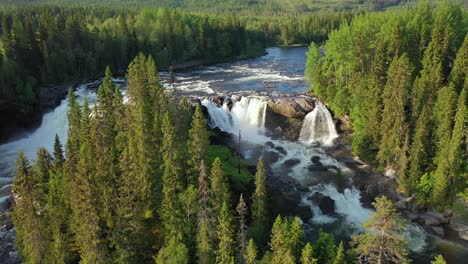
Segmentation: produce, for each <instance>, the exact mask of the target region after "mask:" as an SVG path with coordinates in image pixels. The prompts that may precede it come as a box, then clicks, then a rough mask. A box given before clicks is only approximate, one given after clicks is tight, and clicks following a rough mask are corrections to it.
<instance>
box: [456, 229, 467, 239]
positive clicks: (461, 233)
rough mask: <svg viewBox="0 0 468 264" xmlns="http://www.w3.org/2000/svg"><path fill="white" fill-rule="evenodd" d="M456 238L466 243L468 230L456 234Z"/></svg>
mask: <svg viewBox="0 0 468 264" xmlns="http://www.w3.org/2000/svg"><path fill="white" fill-rule="evenodd" d="M458 236H459V237H460V238H461V239H463V240H465V241H468V230H465V231H460V232H458Z"/></svg>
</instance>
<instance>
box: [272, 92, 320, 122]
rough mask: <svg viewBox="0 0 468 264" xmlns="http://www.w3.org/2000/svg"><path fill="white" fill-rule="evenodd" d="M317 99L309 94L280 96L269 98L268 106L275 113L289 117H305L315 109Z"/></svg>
mask: <svg viewBox="0 0 468 264" xmlns="http://www.w3.org/2000/svg"><path fill="white" fill-rule="evenodd" d="M314 103H315V100H314V99H313V98H312V97H308V96H295V97H280V98H272V99H270V100H268V108H269V109H270V110H271V111H272V112H273V113H275V114H278V115H281V116H284V117H288V118H298V117H304V116H305V115H306V114H307V113H309V112H310V111H312V110H314V105H315V104H314Z"/></svg>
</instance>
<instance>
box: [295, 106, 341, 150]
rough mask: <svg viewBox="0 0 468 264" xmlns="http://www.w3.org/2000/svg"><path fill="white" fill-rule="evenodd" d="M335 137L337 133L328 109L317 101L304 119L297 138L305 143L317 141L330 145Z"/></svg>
mask: <svg viewBox="0 0 468 264" xmlns="http://www.w3.org/2000/svg"><path fill="white" fill-rule="evenodd" d="M336 138H338V133H337V132H336V128H335V123H334V122H333V118H332V116H331V114H330V111H328V109H327V107H326V106H325V105H324V104H323V103H322V102H320V101H317V102H316V104H315V108H314V110H312V112H310V113H308V114H307V115H306V117H305V119H304V123H303V124H302V129H301V133H300V136H299V140H300V141H302V142H304V143H306V144H311V143H316V142H318V143H322V144H324V145H332V144H333V141H334V140H335V139H336Z"/></svg>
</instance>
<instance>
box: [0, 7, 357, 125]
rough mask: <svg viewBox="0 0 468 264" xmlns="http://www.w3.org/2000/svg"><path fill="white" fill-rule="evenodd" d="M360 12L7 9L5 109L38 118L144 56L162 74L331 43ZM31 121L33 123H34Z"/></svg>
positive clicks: (3, 26) (2, 43)
mask: <svg viewBox="0 0 468 264" xmlns="http://www.w3.org/2000/svg"><path fill="white" fill-rule="evenodd" d="M352 15H353V13H352V12H340V13H336V14H335V13H330V12H325V13H323V14H322V13H321V14H313V15H312V14H308V15H300V16H298V17H297V16H292V15H274V14H273V15H272V16H270V15H258V14H255V13H251V14H246V15H237V14H235V13H216V12H214V13H209V12H197V13H188V12H184V11H180V10H176V9H166V8H130V9H122V8H118V7H104V6H100V7H89V6H81V7H58V6H48V5H46V6H43V5H39V6H3V7H1V8H0V102H2V103H10V104H12V105H15V107H16V108H17V111H18V112H29V113H32V112H33V111H37V109H38V107H39V100H38V99H39V98H38V97H39V92H40V88H41V87H44V86H47V85H69V84H72V83H77V82H81V81H85V80H89V79H94V78H98V77H99V76H102V73H103V72H104V70H105V67H106V66H109V67H110V68H111V69H113V71H114V72H117V73H123V72H124V71H125V68H126V66H127V65H128V63H129V62H130V60H131V59H132V58H134V57H135V56H136V55H137V53H138V52H143V53H145V54H151V55H152V56H153V57H154V58H156V60H157V61H158V65H159V67H160V68H161V69H167V68H168V67H169V66H171V65H175V66H177V65H180V66H183V65H188V64H200V63H213V62H220V61H226V60H229V59H235V58H237V59H239V58H248V57H252V56H259V55H262V54H264V53H265V47H266V46H267V45H286V46H289V45H293V44H301V43H310V42H311V41H315V42H323V41H324V40H325V39H326V36H327V35H328V33H329V32H330V31H331V30H332V29H334V28H337V27H338V26H339V24H340V23H342V22H343V21H348V20H350V19H351V17H352ZM26 116H27V115H26Z"/></svg>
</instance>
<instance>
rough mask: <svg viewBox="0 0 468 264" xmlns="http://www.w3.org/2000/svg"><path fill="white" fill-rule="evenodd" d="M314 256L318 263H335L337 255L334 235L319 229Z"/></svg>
mask: <svg viewBox="0 0 468 264" xmlns="http://www.w3.org/2000/svg"><path fill="white" fill-rule="evenodd" d="M313 256H314V258H316V259H317V263H325V264H328V263H330V264H331V263H333V261H334V260H335V257H336V243H335V239H334V238H333V236H332V235H330V234H328V233H325V232H323V231H322V230H320V231H319V235H318V238H317V241H315V244H314V251H313Z"/></svg>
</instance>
